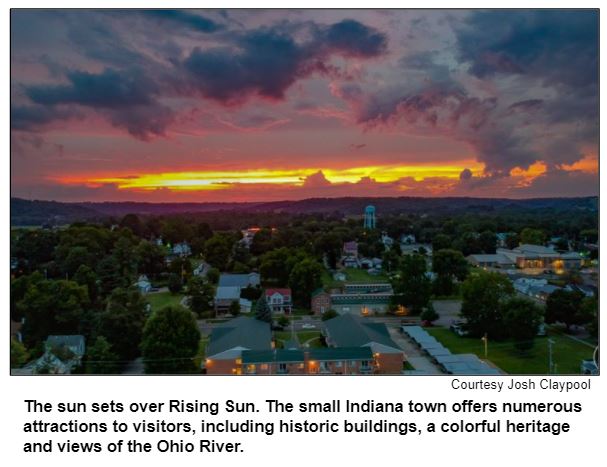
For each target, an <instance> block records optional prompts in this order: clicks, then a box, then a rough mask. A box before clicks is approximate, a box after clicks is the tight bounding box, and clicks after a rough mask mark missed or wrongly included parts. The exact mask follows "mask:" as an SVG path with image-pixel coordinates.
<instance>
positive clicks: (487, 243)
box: [478, 230, 497, 254]
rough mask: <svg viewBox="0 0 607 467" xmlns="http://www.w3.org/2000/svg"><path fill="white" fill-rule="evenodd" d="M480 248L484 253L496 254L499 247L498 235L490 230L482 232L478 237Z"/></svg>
mask: <svg viewBox="0 0 607 467" xmlns="http://www.w3.org/2000/svg"><path fill="white" fill-rule="evenodd" d="M478 246H479V248H480V250H481V251H482V252H483V253H486V254H493V253H495V247H496V246H497V235H495V233H494V232H491V231H490V230H485V231H484V232H481V234H480V235H479V237H478Z"/></svg>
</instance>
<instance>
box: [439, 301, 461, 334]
mask: <svg viewBox="0 0 607 467" xmlns="http://www.w3.org/2000/svg"><path fill="white" fill-rule="evenodd" d="M432 305H434V309H435V310H436V312H437V313H438V316H439V318H438V319H437V320H436V321H435V322H434V324H435V325H436V326H444V327H446V328H448V327H449V326H450V325H451V323H452V322H453V321H457V320H460V319H461V318H460V316H459V312H460V310H461V309H462V301H461V300H433V301H432Z"/></svg>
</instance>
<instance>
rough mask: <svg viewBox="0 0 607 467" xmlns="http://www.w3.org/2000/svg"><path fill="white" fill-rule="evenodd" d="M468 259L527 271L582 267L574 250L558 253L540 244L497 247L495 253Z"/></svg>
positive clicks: (487, 266) (488, 266) (476, 262)
mask: <svg viewBox="0 0 607 467" xmlns="http://www.w3.org/2000/svg"><path fill="white" fill-rule="evenodd" d="M467 259H468V261H469V262H470V263H471V264H473V265H475V266H478V267H482V268H501V269H513V268H517V269H521V270H523V271H525V272H528V273H531V274H533V273H539V272H543V271H551V272H556V273H562V272H565V271H567V270H571V269H579V268H581V267H582V256H581V255H580V254H579V253H577V252H574V251H569V252H565V253H559V252H558V251H556V250H555V249H554V248H551V247H545V246H542V245H527V244H523V245H520V246H518V247H516V248H513V249H512V250H509V249H507V248H498V249H497V250H496V252H495V254H478V255H477V254H474V255H469V256H468V257H467Z"/></svg>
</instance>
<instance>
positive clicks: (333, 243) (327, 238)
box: [314, 232, 342, 269]
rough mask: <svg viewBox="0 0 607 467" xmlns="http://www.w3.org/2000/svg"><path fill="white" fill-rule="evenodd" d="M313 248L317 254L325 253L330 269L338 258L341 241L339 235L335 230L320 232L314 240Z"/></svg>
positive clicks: (335, 264) (334, 265) (335, 265)
mask: <svg viewBox="0 0 607 467" xmlns="http://www.w3.org/2000/svg"><path fill="white" fill-rule="evenodd" d="M314 248H315V250H316V252H317V253H318V254H319V255H321V256H322V255H326V257H327V262H328V263H329V267H330V268H331V269H335V268H336V267H337V261H338V259H339V256H340V253H341V248H342V241H341V237H340V236H339V235H337V234H336V233H335V232H327V233H324V234H322V235H321V236H320V237H318V239H317V240H316V241H315V242H314Z"/></svg>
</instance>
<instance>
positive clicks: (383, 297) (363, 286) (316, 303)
mask: <svg viewBox="0 0 607 467" xmlns="http://www.w3.org/2000/svg"><path fill="white" fill-rule="evenodd" d="M393 294H394V292H393V290H392V286H391V285H390V284H389V283H383V282H382V283H347V284H344V286H343V287H342V288H341V290H340V291H337V292H332V293H330V294H327V293H326V292H324V291H322V290H317V291H315V292H314V293H313V294H312V299H311V303H312V311H313V312H314V313H315V314H320V313H324V312H325V311H327V310H329V309H333V310H335V311H337V312H338V313H339V314H344V313H352V314H357V315H362V316H367V315H370V314H377V313H383V312H385V311H387V310H388V306H389V305H390V299H391V297H392V295H393Z"/></svg>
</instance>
